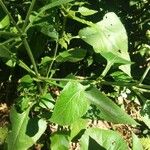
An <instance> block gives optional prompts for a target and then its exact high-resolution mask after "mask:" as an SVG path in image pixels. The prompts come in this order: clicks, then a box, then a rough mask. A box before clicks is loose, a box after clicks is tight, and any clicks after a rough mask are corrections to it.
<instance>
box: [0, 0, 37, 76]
mask: <svg viewBox="0 0 150 150" xmlns="http://www.w3.org/2000/svg"><path fill="white" fill-rule="evenodd" d="M0 5H1V7H2V8H3V10H4V11H5V12H6V14H7V15H8V16H9V18H10V19H11V21H12V23H13V25H14V26H15V27H16V29H17V30H18V32H19V36H20V37H22V35H23V32H22V30H21V29H20V28H19V27H18V25H17V23H16V22H15V20H14V19H13V17H12V16H11V14H10V12H9V11H8V9H7V8H6V6H5V4H4V3H3V2H2V0H0ZM22 41H23V44H24V46H25V48H26V51H27V53H28V56H29V58H30V60H31V63H32V65H33V68H34V71H35V73H36V75H37V77H38V76H39V74H38V70H37V67H36V63H35V60H34V57H33V54H32V51H31V49H30V47H29V44H28V42H27V40H26V37H22Z"/></svg>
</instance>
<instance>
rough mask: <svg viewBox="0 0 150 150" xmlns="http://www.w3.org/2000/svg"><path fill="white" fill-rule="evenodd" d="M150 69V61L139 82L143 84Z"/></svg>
mask: <svg viewBox="0 0 150 150" xmlns="http://www.w3.org/2000/svg"><path fill="white" fill-rule="evenodd" d="M149 70H150V63H148V64H147V68H146V70H145V72H144V74H143V75H142V77H141V79H140V82H139V84H141V83H142V82H143V81H144V79H145V77H146V76H147V74H148V72H149Z"/></svg>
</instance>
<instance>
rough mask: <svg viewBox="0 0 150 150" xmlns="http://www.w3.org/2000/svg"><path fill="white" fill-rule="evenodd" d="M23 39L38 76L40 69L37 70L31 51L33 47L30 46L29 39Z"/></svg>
mask: <svg viewBox="0 0 150 150" xmlns="http://www.w3.org/2000/svg"><path fill="white" fill-rule="evenodd" d="M22 41H23V44H24V46H25V48H26V51H27V53H28V56H29V58H30V60H31V62H32V65H33V68H34V71H35V73H36V75H37V77H39V73H38V70H37V67H36V63H35V60H34V57H33V54H32V51H31V49H30V46H29V44H28V41H27V39H26V38H23V39H22Z"/></svg>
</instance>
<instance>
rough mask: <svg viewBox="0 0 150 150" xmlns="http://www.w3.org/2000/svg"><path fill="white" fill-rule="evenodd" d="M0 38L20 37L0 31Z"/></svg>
mask: <svg viewBox="0 0 150 150" xmlns="http://www.w3.org/2000/svg"><path fill="white" fill-rule="evenodd" d="M0 36H8V37H18V36H19V35H18V34H15V33H11V32H7V31H0Z"/></svg>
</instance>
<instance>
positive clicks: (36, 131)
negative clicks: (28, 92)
mask: <svg viewBox="0 0 150 150" xmlns="http://www.w3.org/2000/svg"><path fill="white" fill-rule="evenodd" d="M29 111H30V108H28V109H27V110H26V111H24V112H23V113H21V114H20V113H18V112H17V111H16V109H15V108H14V107H13V108H12V109H11V112H10V120H11V123H12V130H11V131H10V133H9V134H8V139H7V143H8V150H26V149H28V148H29V147H31V146H32V145H33V144H34V143H35V142H36V141H37V140H38V139H39V138H40V136H41V135H42V134H43V132H44V131H45V129H46V121H44V120H42V119H38V118H32V119H30V118H29V117H28V115H29Z"/></svg>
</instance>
